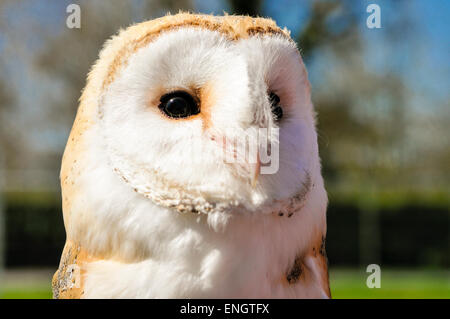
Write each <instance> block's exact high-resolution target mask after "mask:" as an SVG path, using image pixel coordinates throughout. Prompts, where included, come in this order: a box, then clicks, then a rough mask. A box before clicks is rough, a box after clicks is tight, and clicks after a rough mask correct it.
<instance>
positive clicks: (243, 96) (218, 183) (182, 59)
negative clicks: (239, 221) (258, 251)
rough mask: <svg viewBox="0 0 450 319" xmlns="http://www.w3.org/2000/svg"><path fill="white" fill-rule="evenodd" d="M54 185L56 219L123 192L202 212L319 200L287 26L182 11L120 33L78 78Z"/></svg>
mask: <svg viewBox="0 0 450 319" xmlns="http://www.w3.org/2000/svg"><path fill="white" fill-rule="evenodd" d="M61 183H62V188H63V204H64V211H65V221H66V225H67V223H69V222H70V215H71V212H74V211H77V209H76V207H77V206H79V205H85V206H86V205H89V203H90V202H94V201H97V204H96V206H97V208H96V209H100V208H99V206H102V205H110V206H111V207H112V206H114V205H115V207H122V206H123V205H126V204H129V202H130V201H131V198H135V197H131V196H138V197H139V198H140V200H142V201H148V202H150V203H152V205H154V206H156V207H164V208H167V209H169V210H172V211H178V212H183V213H184V212H193V213H205V214H208V213H213V212H214V213H217V212H219V213H220V212H222V213H236V214H239V213H240V212H245V213H254V214H266V213H274V212H276V213H278V211H279V210H280V209H282V208H280V207H282V206H283V205H284V207H285V206H286V205H287V206H290V207H291V208H292V207H293V206H295V205H300V203H301V202H302V201H303V200H304V199H305V198H306V197H307V196H309V195H308V194H310V193H311V192H313V191H315V192H316V193H317V192H318V193H320V194H321V195H320V196H321V197H322V198H324V196H325V195H324V194H325V193H324V190H323V182H322V177H321V173H320V161H319V155H318V146H317V136H316V131H315V118H314V110H313V106H312V103H311V96H310V84H309V82H308V78H307V72H306V69H305V66H304V64H303V62H302V59H301V56H300V53H299V51H298V49H297V47H296V45H295V43H294V41H293V40H292V39H291V38H290V36H289V33H288V31H287V30H282V29H280V28H279V27H277V26H276V24H275V23H274V22H273V21H272V20H270V19H262V18H251V17H246V16H223V17H214V16H209V15H193V14H187V13H180V14H177V15H168V16H165V17H162V18H159V19H156V20H152V21H149V22H144V23H141V24H137V25H134V26H131V27H129V28H128V29H126V30H124V31H121V32H120V33H119V34H118V35H117V36H114V37H113V38H112V39H110V40H108V41H107V42H106V44H105V47H104V48H103V50H102V51H101V53H100V56H99V59H98V61H97V62H96V64H95V65H94V66H93V68H92V70H91V72H90V73H89V76H88V81H87V86H86V88H85V90H84V91H83V94H82V97H81V103H80V107H79V110H78V113H77V117H76V120H75V124H74V126H73V129H72V132H71V136H70V138H69V141H68V144H67V147H66V151H65V154H64V159H63V165H62V171H61ZM125 194H130V195H129V196H128V195H125ZM131 194H133V195H131ZM75 198H78V200H75ZM99 198H100V199H101V201H100V200H99ZM100 202H101V203H100ZM120 205H122V206H120ZM100 210H101V209H100ZM83 211H84V212H86V211H88V210H87V209H84V210H83ZM84 214H85V215H87V214H88V213H84ZM110 214H111V215H112V214H113V213H110ZM85 217H86V218H87V219H89V216H85Z"/></svg>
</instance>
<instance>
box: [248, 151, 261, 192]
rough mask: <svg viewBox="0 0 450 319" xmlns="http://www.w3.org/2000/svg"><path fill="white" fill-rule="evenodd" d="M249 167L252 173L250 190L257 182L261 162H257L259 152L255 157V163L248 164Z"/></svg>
mask: <svg viewBox="0 0 450 319" xmlns="http://www.w3.org/2000/svg"><path fill="white" fill-rule="evenodd" d="M250 165H251V167H252V168H251V172H252V179H251V184H252V188H255V186H256V182H258V177H259V172H260V168H261V162H260V160H259V152H258V154H257V156H256V163H255V164H250Z"/></svg>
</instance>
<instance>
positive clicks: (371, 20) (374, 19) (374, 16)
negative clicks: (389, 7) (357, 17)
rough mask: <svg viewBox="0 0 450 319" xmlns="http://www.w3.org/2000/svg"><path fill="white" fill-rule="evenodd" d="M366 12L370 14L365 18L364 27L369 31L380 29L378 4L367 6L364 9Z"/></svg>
mask: <svg viewBox="0 0 450 319" xmlns="http://www.w3.org/2000/svg"><path fill="white" fill-rule="evenodd" d="M366 12H368V13H370V15H369V16H368V17H367V20H366V25H367V27H368V28H369V29H374V28H375V29H380V28H381V8H380V6H379V5H378V4H375V3H372V4H369V5H368V6H367V8H366Z"/></svg>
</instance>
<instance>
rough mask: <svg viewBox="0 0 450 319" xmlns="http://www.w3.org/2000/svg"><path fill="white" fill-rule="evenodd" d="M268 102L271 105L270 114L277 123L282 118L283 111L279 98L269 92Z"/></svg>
mask: <svg viewBox="0 0 450 319" xmlns="http://www.w3.org/2000/svg"><path fill="white" fill-rule="evenodd" d="M269 100H270V103H271V104H272V113H273V115H274V117H275V120H277V121H279V120H280V119H281V118H282V117H283V109H282V108H281V106H280V105H279V104H280V97H279V96H278V95H276V94H275V93H273V92H271V93H270V94H269Z"/></svg>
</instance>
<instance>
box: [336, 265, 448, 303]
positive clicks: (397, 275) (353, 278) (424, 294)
mask: <svg viewBox="0 0 450 319" xmlns="http://www.w3.org/2000/svg"><path fill="white" fill-rule="evenodd" d="M368 275H370V274H369V273H366V272H365V271H364V270H362V271H358V270H354V269H352V270H342V269H337V270H331V271H330V287H331V294H332V296H333V298H336V299H348V298H357V299H379V298H384V299H391V298H399V299H414V298H420V299H422V298H423V299H427V298H439V299H442V298H444V299H449V298H450V272H449V271H443V270H421V271H417V270H383V269H382V270H381V287H380V288H372V289H370V288H368V287H367V286H366V279H367V276H368Z"/></svg>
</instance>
